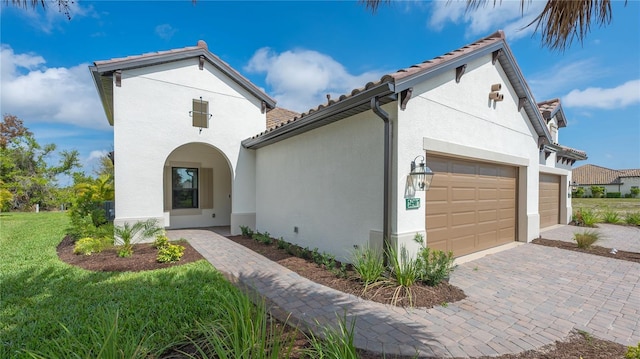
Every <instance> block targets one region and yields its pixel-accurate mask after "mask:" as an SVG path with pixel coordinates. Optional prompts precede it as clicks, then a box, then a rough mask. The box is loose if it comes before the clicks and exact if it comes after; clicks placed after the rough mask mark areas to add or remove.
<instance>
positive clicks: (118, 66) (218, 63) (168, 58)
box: [93, 48, 276, 108]
mask: <svg viewBox="0 0 640 359" xmlns="http://www.w3.org/2000/svg"><path fill="white" fill-rule="evenodd" d="M199 56H204V58H205V59H206V60H207V61H208V62H209V63H210V64H212V65H213V66H214V67H216V68H217V69H218V70H220V71H222V73H224V74H226V75H227V76H229V77H231V78H232V79H233V80H234V81H236V82H237V83H238V84H239V85H240V86H241V87H243V88H244V89H245V90H247V91H249V93H251V94H252V95H253V96H255V97H256V98H258V99H260V100H262V101H264V102H265V103H266V105H267V107H269V108H274V107H275V106H276V100H274V99H273V98H272V97H271V96H269V95H267V94H266V93H264V92H263V91H262V90H260V89H259V88H258V87H256V86H255V85H254V84H253V83H251V82H250V81H249V80H248V79H246V78H245V77H244V76H242V75H240V74H239V73H238V72H237V71H235V70H234V69H233V68H231V66H229V65H228V64H227V63H225V62H224V61H222V60H220V59H219V58H217V57H216V56H214V55H213V54H212V53H211V52H209V50H206V49H204V48H195V49H190V50H185V51H178V52H171V53H166V54H158V55H153V56H148V57H140V58H132V59H123V60H121V61H113V62H107V63H104V64H101V63H100V62H97V63H95V66H93V67H94V68H95V69H96V71H98V72H99V73H102V74H105V73H112V72H113V71H116V70H130V69H135V68H141V67H147V66H155V65H159V64H163V63H168V62H175V61H180V60H184V59H189V58H193V57H199Z"/></svg>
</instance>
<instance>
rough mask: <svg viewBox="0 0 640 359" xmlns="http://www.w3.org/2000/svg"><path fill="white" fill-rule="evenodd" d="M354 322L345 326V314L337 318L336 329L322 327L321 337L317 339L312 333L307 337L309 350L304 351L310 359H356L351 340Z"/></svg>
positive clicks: (353, 333) (352, 338)
mask: <svg viewBox="0 0 640 359" xmlns="http://www.w3.org/2000/svg"><path fill="white" fill-rule="evenodd" d="M355 326H356V320H355V319H353V320H351V324H347V314H346V313H345V314H344V315H343V316H342V317H338V327H337V328H333V327H330V326H324V327H322V336H323V337H324V338H318V337H317V336H315V335H314V334H313V333H311V337H309V341H310V342H311V348H310V349H307V350H306V353H307V355H308V356H309V357H310V358H320V359H321V358H327V359H357V358H358V352H357V350H356V347H355V345H354V344H353V340H354V338H355Z"/></svg>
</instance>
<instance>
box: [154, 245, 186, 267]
mask: <svg viewBox="0 0 640 359" xmlns="http://www.w3.org/2000/svg"><path fill="white" fill-rule="evenodd" d="M183 255H184V247H183V246H181V245H179V244H171V243H167V244H166V245H165V246H163V247H161V248H159V249H158V256H157V257H156V260H157V261H158V262H160V263H167V262H170V263H173V262H177V261H179V260H180V258H182V256H183Z"/></svg>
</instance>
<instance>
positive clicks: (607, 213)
mask: <svg viewBox="0 0 640 359" xmlns="http://www.w3.org/2000/svg"><path fill="white" fill-rule="evenodd" d="M602 220H603V221H604V223H618V222H620V214H618V212H616V211H614V210H611V209H609V208H606V209H605V210H604V211H603V212H602Z"/></svg>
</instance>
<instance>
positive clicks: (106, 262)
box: [57, 236, 204, 272]
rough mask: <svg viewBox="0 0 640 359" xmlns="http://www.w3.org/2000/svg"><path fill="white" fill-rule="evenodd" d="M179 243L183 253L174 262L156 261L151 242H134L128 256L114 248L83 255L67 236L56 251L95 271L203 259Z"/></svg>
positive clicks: (130, 269)
mask: <svg viewBox="0 0 640 359" xmlns="http://www.w3.org/2000/svg"><path fill="white" fill-rule="evenodd" d="M180 245H181V246H183V247H184V255H183V256H182V258H181V259H180V261H178V262H174V263H158V262H157V261H156V257H157V255H158V250H157V249H156V248H154V247H153V245H152V244H151V243H138V244H134V245H133V255H132V256H131V257H128V258H120V257H118V251H117V249H115V248H111V249H106V250H104V251H102V252H100V253H93V254H91V255H88V256H85V255H78V254H74V253H73V246H74V241H73V238H71V237H70V236H67V237H65V238H64V239H63V240H62V242H60V244H59V245H58V248H57V252H58V257H60V259H61V260H62V261H64V262H67V263H69V264H71V265H74V266H77V267H80V268H84V269H87V270H91V271H96V272H140V271H146V270H154V269H162V268H169V267H174V266H179V265H183V264H187V263H191V262H195V261H197V260H200V259H204V257H202V255H201V254H200V253H199V252H198V251H196V250H195V249H193V247H191V245H190V244H189V243H188V242H186V241H183V242H181V243H180Z"/></svg>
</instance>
